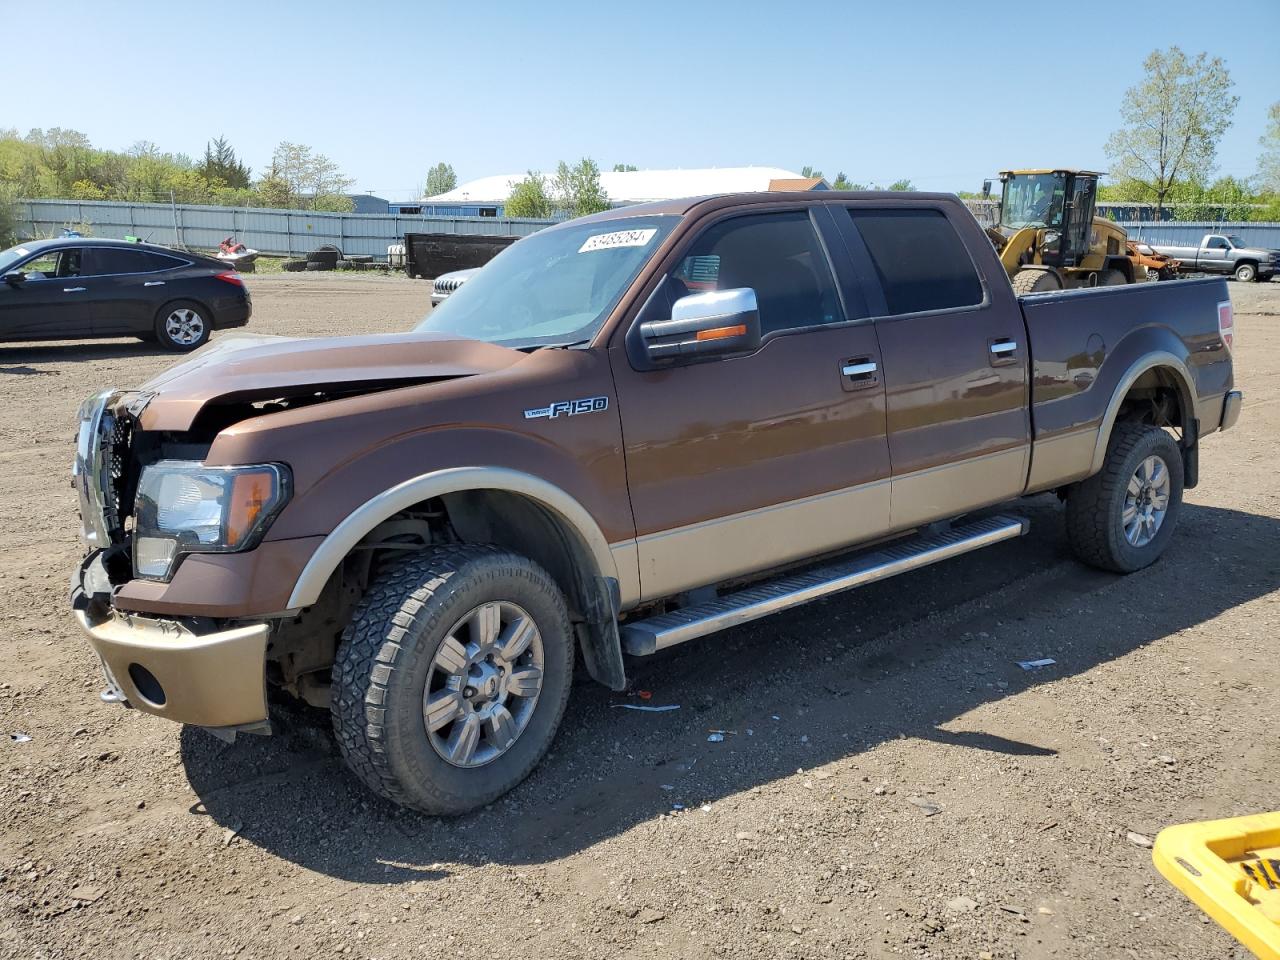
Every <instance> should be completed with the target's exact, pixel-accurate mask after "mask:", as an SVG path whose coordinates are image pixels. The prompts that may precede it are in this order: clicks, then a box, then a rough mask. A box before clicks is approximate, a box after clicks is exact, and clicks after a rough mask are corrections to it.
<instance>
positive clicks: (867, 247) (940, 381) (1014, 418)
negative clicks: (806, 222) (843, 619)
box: [843, 205, 1031, 530]
mask: <svg viewBox="0 0 1280 960" xmlns="http://www.w3.org/2000/svg"><path fill="white" fill-rule="evenodd" d="M843 212H844V214H845V217H846V218H847V219H845V220H844V221H843V225H844V227H845V229H846V231H847V238H848V242H849V246H850V253H851V254H852V256H853V259H854V262H855V265H856V266H859V268H860V272H861V273H863V274H864V276H870V277H875V278H876V280H877V281H878V283H872V284H868V285H867V288H868V298H869V299H870V300H872V301H873V302H872V304H871V310H872V312H873V313H875V314H876V322H875V323H876V331H877V333H878V334H879V338H880V350H881V353H882V354H883V357H884V376H885V386H886V402H887V406H888V430H889V455H890V457H891V459H892V461H893V515H892V526H893V528H894V529H896V530H902V529H906V528H909V527H913V526H917V525H920V524H924V523H929V522H931V521H933V520H941V519H946V518H950V517H953V516H956V515H957V514H960V513H964V512H965V511H967V510H971V509H974V508H977V507H980V506H985V505H987V504H991V503H998V502H1000V501H1002V500H1007V499H1009V498H1010V497H1016V496H1018V495H1019V494H1020V493H1022V491H1023V490H1024V489H1025V488H1026V483H1027V471H1028V469H1029V466H1030V449H1031V448H1030V419H1029V413H1028V402H1027V359H1028V357H1029V356H1030V351H1029V350H1028V349H1027V341H1026V331H1025V328H1024V325H1023V322H1022V312H1021V309H1020V308H1019V307H1018V304H1017V301H1016V300H1015V299H1014V298H1013V297H1012V296H1008V295H1004V296H999V297H992V296H991V295H989V294H988V292H987V287H988V286H989V285H992V284H996V283H999V284H1002V285H1003V288H1004V289H1005V290H1007V288H1008V280H1007V279H1006V278H1005V277H1004V276H1003V275H1001V276H999V277H991V278H987V283H986V284H984V282H983V280H982V279H981V277H980V274H979V271H978V268H977V266H976V265H975V264H974V261H973V259H972V258H971V257H970V255H969V252H968V250H967V249H966V248H965V245H964V242H963V241H962V240H961V239H960V236H959V235H958V233H957V232H956V228H955V226H954V225H953V224H952V222H951V220H950V219H949V218H948V217H947V215H946V214H945V213H944V212H943V211H942V210H939V209H936V208H932V209H930V208H923V207H910V206H908V205H897V206H893V207H879V208H878V207H876V206H874V205H865V206H864V205H858V206H851V207H849V208H847V209H845V210H844V211H843ZM964 228H965V229H967V230H968V231H969V233H970V234H971V239H970V242H971V243H975V244H976V243H981V242H985V238H983V236H982V234H981V233H980V231H979V228H978V226H977V224H976V223H966V224H964Z"/></svg>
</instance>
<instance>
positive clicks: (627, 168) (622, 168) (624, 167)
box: [613, 163, 640, 173]
mask: <svg viewBox="0 0 1280 960" xmlns="http://www.w3.org/2000/svg"><path fill="white" fill-rule="evenodd" d="M639 169H640V168H639V167H636V166H632V165H631V164H629V163H615V164H614V165H613V172H614V173H635V172H636V171H637V170H639Z"/></svg>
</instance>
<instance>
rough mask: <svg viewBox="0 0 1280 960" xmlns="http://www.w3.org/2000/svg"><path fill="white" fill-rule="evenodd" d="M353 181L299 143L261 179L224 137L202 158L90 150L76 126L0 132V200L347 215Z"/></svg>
mask: <svg viewBox="0 0 1280 960" xmlns="http://www.w3.org/2000/svg"><path fill="white" fill-rule="evenodd" d="M354 182H355V181H354V180H352V179H351V178H350V177H347V176H345V175H344V174H343V173H342V171H341V169H340V168H339V167H338V165H337V164H336V163H335V162H334V161H332V160H330V159H329V158H328V157H326V156H325V155H324V154H322V153H318V152H316V151H315V150H313V149H312V148H311V147H309V146H306V145H304V144H298V143H289V142H287V141H282V142H281V143H280V144H279V145H277V146H276V148H275V151H274V152H273V153H272V155H271V163H270V165H269V166H268V167H267V169H266V170H264V171H263V172H262V173H261V174H260V175H259V176H257V177H254V175H253V171H252V170H251V169H250V168H249V167H248V166H247V165H246V164H245V163H244V162H243V161H242V160H241V159H240V158H239V157H238V156H237V155H236V151H235V149H234V148H233V147H232V146H231V144H230V143H228V142H227V140H226V138H225V137H221V136H219V137H215V138H213V139H212V140H210V141H209V142H208V143H207V144H206V145H205V152H204V156H203V157H199V158H197V157H193V156H190V155H188V154H184V153H167V152H164V151H162V150H160V148H159V147H157V146H156V145H155V144H154V143H151V142H149V141H145V140H143V141H139V142H137V143H135V144H134V145H133V146H132V147H130V148H129V149H128V150H124V151H116V150H105V149H101V148H98V147H94V146H93V144H91V143H90V142H89V138H88V137H86V136H85V135H84V134H83V133H80V132H79V131H76V130H64V129H62V128H59V127H53V128H51V129H48V130H39V129H37V130H31V131H29V132H28V133H27V134H26V135H25V136H24V135H21V134H19V132H18V131H17V130H13V129H9V130H3V129H0V202H3V201H4V200H5V199H10V200H12V199H17V198H22V199H30V200H38V199H59V200H122V201H131V202H140V203H153V202H161V201H163V202H168V201H169V200H171V199H172V200H173V201H174V202H177V203H205V204H217V205H220V206H237V207H290V208H295V209H310V210H327V211H333V212H339V213H341V212H348V211H350V210H351V209H352V201H351V198H350V197H349V196H347V191H348V190H350V189H351V185H352V184H353V183H354Z"/></svg>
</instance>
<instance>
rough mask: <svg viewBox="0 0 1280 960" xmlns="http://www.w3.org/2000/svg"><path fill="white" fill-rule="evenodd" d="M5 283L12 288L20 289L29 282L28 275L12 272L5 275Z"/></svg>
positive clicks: (19, 271)
mask: <svg viewBox="0 0 1280 960" xmlns="http://www.w3.org/2000/svg"><path fill="white" fill-rule="evenodd" d="M4 282H5V283H7V284H8V285H9V286H11V287H20V286H22V285H23V284H24V283H26V282H27V275H26V274H25V273H23V272H22V271H21V270H10V271H9V272H8V273H6V274H5V275H4Z"/></svg>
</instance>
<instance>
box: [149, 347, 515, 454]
mask: <svg viewBox="0 0 1280 960" xmlns="http://www.w3.org/2000/svg"><path fill="white" fill-rule="evenodd" d="M523 356H524V354H522V353H521V352H520V351H518V350H511V349H509V348H507V347H499V346H496V345H494V344H491V343H484V342H483V341H480V340H466V339H461V338H456V337H450V336H448V335H445V334H438V333H407V334H381V335H372V336H354V337H317V338H314V339H302V338H295V337H268V336H261V335H256V334H253V335H239V336H231V337H226V338H220V339H219V340H218V341H217V342H216V343H213V344H211V345H210V346H208V347H206V348H205V349H203V350H200V351H198V352H197V353H196V354H194V355H193V356H192V357H191V358H190V359H189V360H185V361H183V362H182V363H178V364H175V365H174V366H172V367H170V368H169V369H167V370H165V371H164V372H163V373H161V374H159V375H158V376H156V377H153V378H152V379H150V380H148V381H147V382H146V383H144V384H143V385H142V386H141V387H139V388H138V391H137V394H135V399H134V400H132V401H131V402H130V404H129V405H130V407H131V409H133V410H134V411H135V412H137V411H138V408H139V407H141V411H140V413H139V414H138V415H139V420H140V425H141V427H142V429H144V430H170V431H183V430H187V429H189V428H190V427H191V424H192V423H193V422H194V420H195V418H196V416H197V414H199V413H200V411H201V410H202V409H203V408H204V407H205V406H206V405H207V404H209V403H211V402H214V401H217V402H245V401H260V400H274V399H288V398H289V397H296V396H303V395H314V394H316V393H323V392H325V391H326V390H333V391H334V392H335V393H337V394H340V395H342V396H351V395H352V394H354V393H360V392H366V391H367V392H374V391H378V390H386V389H390V388H392V387H400V386H409V385H410V384H415V383H426V382H429V381H433V380H447V379H453V378H455V377H469V376H474V375H476V374H480V373H493V372H495V371H498V370H503V369H505V368H507V367H509V366H511V365H512V364H513V363H516V362H517V361H519V360H520V359H521V358H522V357H523Z"/></svg>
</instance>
